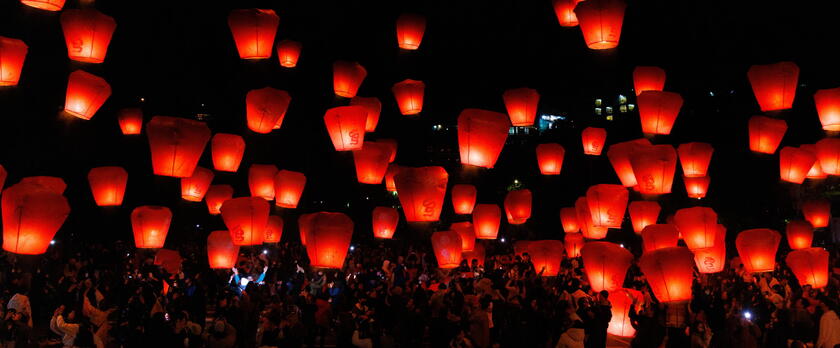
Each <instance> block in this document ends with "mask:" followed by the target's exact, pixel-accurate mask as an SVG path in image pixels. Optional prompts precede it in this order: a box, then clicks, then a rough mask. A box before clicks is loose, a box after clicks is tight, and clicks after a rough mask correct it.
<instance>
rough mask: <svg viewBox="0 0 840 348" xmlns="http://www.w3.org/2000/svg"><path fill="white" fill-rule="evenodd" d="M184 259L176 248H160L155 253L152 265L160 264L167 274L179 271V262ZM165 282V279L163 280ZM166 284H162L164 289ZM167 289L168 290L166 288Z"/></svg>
mask: <svg viewBox="0 0 840 348" xmlns="http://www.w3.org/2000/svg"><path fill="white" fill-rule="evenodd" d="M183 262H184V259H183V258H182V257H181V254H180V253H179V252H178V251H177V250H170V249H160V250H158V251H157V253H155V260H154V265H155V266H160V267H161V268H163V269H164V270H165V271H166V272H167V273H169V274H177V273H178V272H180V271H181V264H182V263H183ZM163 283H164V284H167V283H166V281H164V282H163ZM166 287H167V286H164V289H166ZM167 291H168V290H167Z"/></svg>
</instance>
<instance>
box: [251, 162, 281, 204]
mask: <svg viewBox="0 0 840 348" xmlns="http://www.w3.org/2000/svg"><path fill="white" fill-rule="evenodd" d="M276 175H277V166H275V165H273V164H252V165H251V168H248V188H249V189H250V190H251V197H261V198H262V199H264V200H266V201H269V202H270V201H273V200H274V193H275V192H274V176H276Z"/></svg>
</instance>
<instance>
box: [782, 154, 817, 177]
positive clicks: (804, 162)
mask: <svg viewBox="0 0 840 348" xmlns="http://www.w3.org/2000/svg"><path fill="white" fill-rule="evenodd" d="M816 161H817V157H816V156H814V154H813V153H811V152H810V151H808V150H803V149H800V148H797V147H792V146H785V147H783V148H782V151H780V152H779V176H780V177H781V179H782V180H784V181H787V182H792V183H794V184H801V183H803V182H805V177H806V176H807V175H808V172H809V171H811V167H813V166H814V162H816Z"/></svg>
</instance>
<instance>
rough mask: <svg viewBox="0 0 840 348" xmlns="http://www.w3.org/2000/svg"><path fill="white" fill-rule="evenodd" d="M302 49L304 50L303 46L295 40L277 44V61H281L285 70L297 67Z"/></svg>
mask: <svg viewBox="0 0 840 348" xmlns="http://www.w3.org/2000/svg"><path fill="white" fill-rule="evenodd" d="M301 48H303V45H301V44H300V42H297V41H293V40H283V41H280V42H279V43H277V59H278V60H280V66H282V67H284V68H294V67H296V66H297V62H298V58H300V50H301Z"/></svg>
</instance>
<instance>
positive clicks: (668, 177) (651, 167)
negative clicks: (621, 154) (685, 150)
mask: <svg viewBox="0 0 840 348" xmlns="http://www.w3.org/2000/svg"><path fill="white" fill-rule="evenodd" d="M630 164H631V166H632V167H633V175H635V177H636V181H637V182H638V185H639V186H638V190H639V192H640V193H642V194H650V195H659V194H665V193H671V185H672V184H673V183H674V172H675V171H676V165H677V152H676V151H674V147H673V146H671V145H652V146H639V147H638V148H636V150H635V151H634V152H633V153H632V154H631V155H630Z"/></svg>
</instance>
